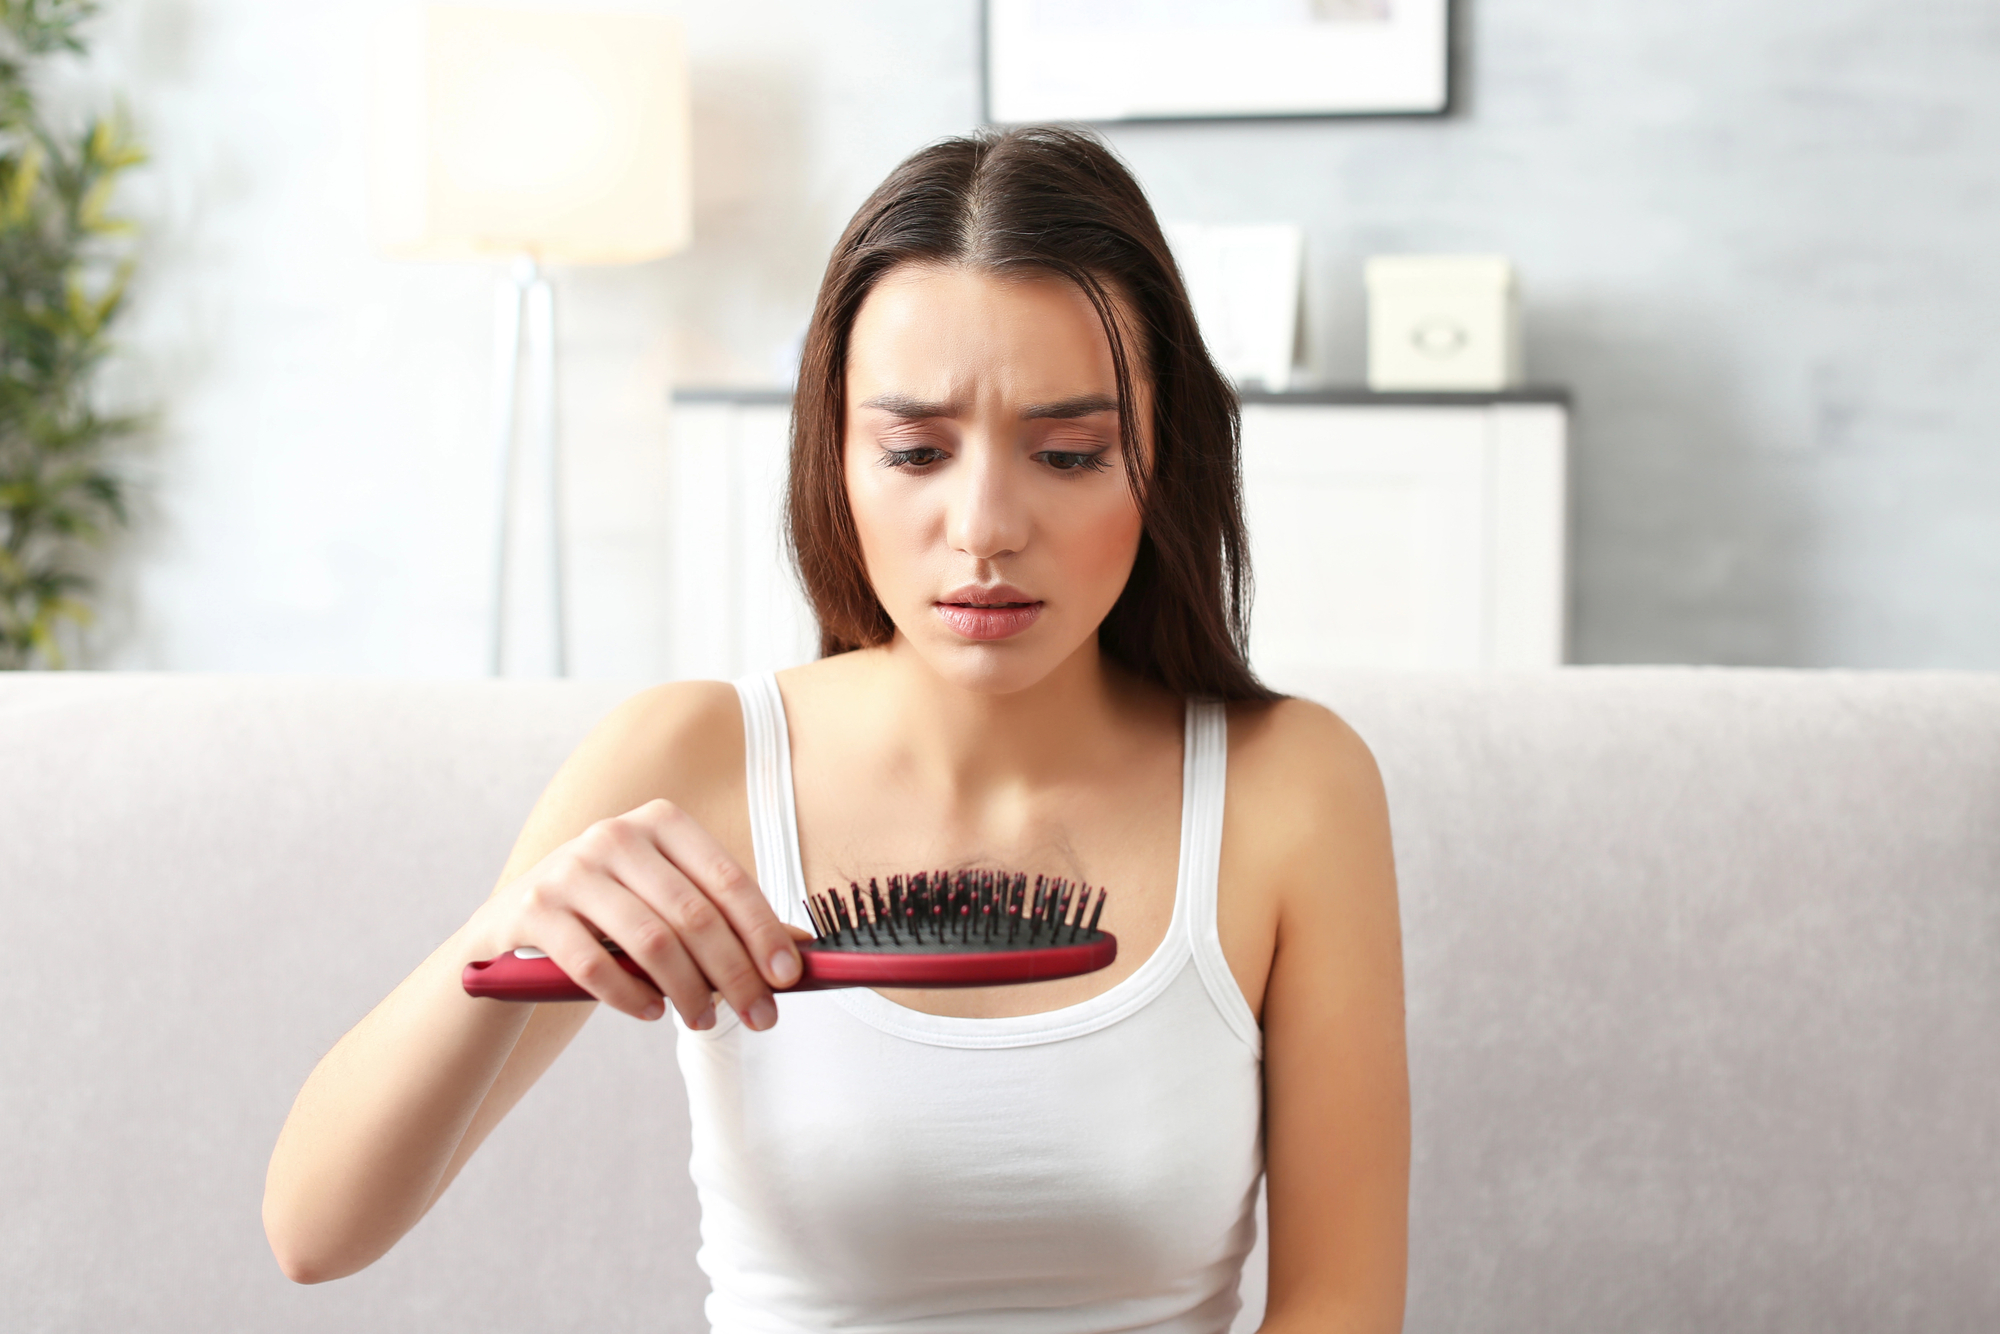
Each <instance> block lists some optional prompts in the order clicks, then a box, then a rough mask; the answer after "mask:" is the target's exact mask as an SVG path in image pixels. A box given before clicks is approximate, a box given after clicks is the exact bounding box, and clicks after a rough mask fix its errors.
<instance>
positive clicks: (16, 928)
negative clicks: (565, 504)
mask: <svg viewBox="0 0 2000 1334" xmlns="http://www.w3.org/2000/svg"><path fill="white" fill-rule="evenodd" d="M1304 689H1305V692H1306V693H1310V694H1313V695H1314V696H1315V697H1318V698H1322V699H1325V700H1327V701H1328V702H1330V703H1333V704H1335V705H1336V706H1337V707H1339V708H1340V709H1341V710H1342V712H1343V713H1344V714H1346V716H1348V717H1349V719H1350V720H1351V721H1353V722H1354V724H1355V725H1356V727H1357V728H1359V729H1360V731H1361V732H1362V734H1363V735H1364V736H1365V737H1366V738H1368V740H1369V742H1370V743H1371V745H1372V746H1373V747H1374V748H1375V751H1376V754H1377V756H1378V757H1379V759H1380V760H1381V763H1382V767H1383V770H1384V774H1385V778H1386V780H1387V782H1388V785H1389V791H1390V800H1391V808H1392V813H1393V818H1394V820H1395V823H1396V837H1397V855H1398V863H1399V868H1400V874H1401V878H1402V889H1403V898H1404V921H1405V926H1404V935H1405V950H1406V957H1407V962H1408V983H1409V1016H1410V1033H1411V1063H1412V1080H1413V1095H1414V1109H1415V1118H1416V1135H1417V1139H1416V1146H1417V1148H1416V1164H1415V1174H1414V1181H1413V1201H1412V1203H1413V1222H1412V1228H1413V1245H1412V1272H1411V1307H1410V1320H1409V1326H1408V1327H1409V1328H1410V1329H1411V1330H1413V1331H1429V1330H1522V1331H1526V1330H1537V1331H1541V1330H1578V1331H1582V1330H1604V1329H1639V1328H1643V1329H1647V1330H1712V1329H1757V1330H1800V1331H1804V1330H1814V1331H1822V1330H1843V1329H1845V1330H1856V1331H1860V1330H1876V1329H1882V1328H1892V1327H1905V1328H1918V1327H1921V1328H1925V1329H1959V1328H1964V1329H1973V1328H1982V1329H1984V1328H1992V1327H1996V1325H2000V1278H1996V1277H1995V1274H1996V1272H1997V1271H1996V1267H1995V1266H1993V1265H1992V1263H1991V1257H1992V1256H1993V1255H1994V1254H1996V1253H2000V1208H1996V1204H2000V1200H1996V1193H1997V1192H2000V1187H1996V1185H1995V1181H1996V1179H2000V1178H1996V1175H1995V1172H1996V1168H1995V1163H1994V1156H1995V1151H1996V1147H1997V1146H2000V1041H1997V1040H1996V1038H2000V967H1997V966H1996V965H2000V678H1996V677H1988V676H1949V675H1937V676H1916V675H1835V674H1801V673H1764V672H1735V671H1728V672H1725V671H1629V670H1618V671H1602V670H1592V671H1565V672H1560V673H1548V674H1523V675H1495V676H1483V677H1444V676H1427V677H1407V676H1406V677H1362V676H1338V677H1329V678H1326V679H1324V680H1319V681H1313V682H1308V683H1304ZM622 693H623V691H622V690H620V689H618V688H616V687H605V686H594V685H581V684H565V685H488V684H467V683H453V684H445V683H436V684H394V683H369V682H354V681H312V680H299V679H226V678H201V677H183V678H168V677H115V676H114V677H101V676H100V677H25V678H19V677H17V678H0V761H4V762H0V939H4V940H5V941H6V942H7V943H8V947H9V951H10V958H9V961H8V964H7V966H6V967H4V968H0V1005H3V1006H4V1013H5V1014H6V1015H7V1016H8V1022H7V1023H6V1024H4V1025H0V1071H4V1072H5V1077H4V1078H0V1134H4V1136H5V1142H6V1144H7V1145H8V1148H7V1150H6V1151H5V1152H4V1153H0V1326H4V1327H6V1328H9V1329H13V1328H24V1329H34V1328H45V1327H46V1328H58V1329H67V1328H77V1329H82V1328H143V1329H188V1330H196V1329H199V1330H204V1331H206V1330H214V1329H285V1330H299V1331H307V1330H319V1329H326V1330H334V1329H340V1330H343V1331H346V1330H353V1329H357V1328H363V1329H369V1330H382V1331H400V1330H405V1329H408V1330H417V1329H429V1328H436V1327H439V1326H441V1325H444V1324H446V1323H449V1324H451V1325H453V1326H462V1327H484V1328H490V1329H506V1330H513V1329H519V1330H530V1329H545V1328H573V1327H581V1326H585V1325H590V1326H598V1325H602V1326H605V1327H617V1328H622V1327H627V1326H630V1325H632V1324H633V1323H634V1322H635V1321H638V1320H643V1321H644V1322H645V1323H646V1324H647V1325H648V1327H650V1328H653V1329H658V1330H662V1331H679V1330H688V1331H693V1330H699V1329H702V1328H704V1325H703V1322H702V1320H701V1316H700V1302H701V1297H702V1295H703V1288H702V1283H701V1280H700V1276H699V1274H698V1272H697V1271H696V1270H695V1268H694V1266H693V1263H692V1252H693V1249H694V1245H695V1232H694V1228H695V1219H694V1216H693V1212H692V1208H691V1201H690V1191H689V1187H688V1185H687V1180H686V1159H687V1129H686V1117H685V1113H684V1110H683V1108H682V1106H681V1091H680V1084H679V1078H678V1075H677V1073H676V1071H675V1069H674V1064H673V1053H672V1050H671V1042H672V1038H671V1032H670V1030H668V1029H663V1028H652V1027H641V1026H639V1025H635V1024H629V1023H619V1022H613V1021H611V1020H610V1019H609V1017H606V1018H604V1019H600V1020H599V1021H597V1022H595V1023H593V1024H591V1025H590V1027H589V1028H588V1029H586V1031H585V1034H584V1036H583V1038H581V1039H579V1041H578V1043H577V1045H576V1046H575V1047H574V1048H573V1049H572V1051H571V1052H570V1053H569V1054H568V1055H566V1056H565V1057H564V1058H563V1061H562V1062H561V1063H560V1064H559V1065H558V1066H557V1068H556V1070H555V1071H554V1072H553V1073H552V1075H551V1076H550V1077H549V1078H548V1079H546V1080H545V1081H544V1082H543V1084H542V1085H541V1086H540V1087H538V1088H537V1090H536V1091H535V1092H534V1093H533V1094H532V1095H531V1096H530V1097H529V1098H528V1099H527V1100H526V1101H525V1102H524V1103H523V1105H522V1106H521V1107H520V1109H519V1110H518V1111H517V1112H516V1113H515V1115H514V1116H513V1117H512V1118H510V1120H509V1122H508V1123H507V1124H506V1125H505V1126H503V1127H502V1128H501V1130H500V1132H499V1133H497V1134H496V1135H495V1137H494V1139H493V1140H492V1141H491V1143H490V1144H489V1145H488V1146H487V1147H486V1148H485V1149H484V1150H482V1152H481V1154H480V1156H479V1158H478V1159H477V1160H475V1162H474V1164H473V1165H472V1167H471V1168H470V1169H469V1170H468V1171H467V1173H466V1174H465V1176H464V1177H463V1178H462V1179H461V1181H460V1182H459V1183H458V1184H457V1185H456V1186H455V1187H454V1188H453V1190H452V1192H451V1193H450V1194H449V1195H448V1196H447V1197H446V1199H445V1200H444V1201H443V1202H442V1203H441V1204H440V1206H439V1208H438V1209H437V1210H436V1211H435V1213H434V1214H433V1215H432V1217H430V1218H429V1219H427V1220H425V1222H424V1223H423V1224H422V1225H421V1226H420V1227H419V1228H418V1229H417V1230H416V1231H415V1232H414V1233H413V1234H412V1235H411V1236H410V1237H409V1238H408V1239H407V1240H406V1241H405V1242H404V1244H403V1245H402V1246H400V1247H399V1248H398V1249H397V1251H396V1252H394V1253H393V1254H391V1255H390V1256H389V1257H387V1258H386V1259H385V1260H383V1261H382V1262H380V1263H379V1264H377V1265H376V1266H374V1267H373V1268H371V1269H370V1270H368V1271H366V1272H364V1273H363V1274H360V1275H358V1276H356V1277H354V1278H351V1279H346V1280H342V1281H341V1282H339V1283H335V1284H330V1285H326V1286H323V1287H319V1288H312V1289H299V1288H294V1287H293V1286H292V1285H290V1284H288V1283H286V1282H285V1281H284V1280H283V1279H282V1278H281V1277H280V1276H279V1275H278V1272H277V1269H276V1266H275V1265H274V1264H273V1263H272V1261H271V1259H270V1257H269V1254H268V1252H267V1251H266V1250H265V1247H264V1243H263V1237H262V1232H261V1228H260V1226H259V1223H258V1217H257V1206H258V1198H259V1195H260V1193H261V1188H262V1173H263V1166H264V1162H265V1158H266V1156H267V1155H268V1153H269V1149H270V1144H271V1140H272V1138H273V1136H274V1135H275V1133H276V1130H277V1127H278V1124H279V1123H280V1121H281V1120H282V1119H283V1116H284V1113H285V1109H286V1107H287V1105H288V1104H289V1101H290V1098H291V1097H292V1095H293V1093H294V1092H295V1091H296V1090H297V1088H298V1085H299V1083H300V1081H301V1080H302V1079H303V1078H304V1075H305V1073H306V1071H307V1070H308V1069H309V1068H310V1067H311V1065H312V1063H313V1062H314V1061H315V1060H316V1059H317V1058H318V1056H319V1055H320V1053H321V1052H322V1051H324V1050H325V1048H326V1047H327V1046H328V1045H329V1044H331V1042H332V1041H333V1040H334V1039H335V1038H336V1037H337V1036H338V1035H339V1034H340V1033H341V1032H342V1031H343V1030H344V1029H345V1028H346V1027H347V1026H348V1025H349V1024H351V1023H352V1022H353V1021H354V1020H355V1019H356V1018H357V1017H358V1016H359V1015H360V1014H361V1013H362V1012H363V1011H364V1010H365V1009H366V1008H367V1007H368V1006H369V1005H370V1004H372V1003H373V1001H374V1000H375V999H377V998H379V997H380V996H381V995H382V994H383V993H384V992H386V991H387V990H388V989H389V987H391V986H392V985H394V983H395V981H396V980H397V979H398V978H399V977H400V976H401V975H402V974H403V973H404V972H405V971H407V970H408V969H409V968H410V967H411V966H413V965H414V963H415V962H416V961H417V960H418V959H420V958H421V957H422V956H423V955H424V953H425V952H427V951H428V950H429V949H430V948H431V947H432V946H433V945H434V944H435V943H436V941H437V940H439V939H440V938H442V937H443V936H444V935H445V934H446V933H448V932H449V931H450V930H451V929H452V928H453V927H454V926H455V925H456V924H457V923H458V922H460V921H461V920H463V918H464V916H465V915H466V914H467V913H468V912H469V911H470V910H471V908H472V907H473V906H474V905H475V904H476V903H477V902H478V900H479V899H480V898H481V897H482V896H483V895H484V894H485V893H486V891H487V889H488V888H489V887H490V882H491V879H492V877H493V875H494V874H495V872H496V871H497V870H498V868H499V865H500V863H501V860H502V859H503V858H504V856H505V854H506V850H507V848H508V846H509V844H510V842H511V840H512V837H513V834H514V830H515V828H516V827H517V826H518V824H519V822H520V819H521V817H522V816H523V814H524V813H525V811H526V809H527V807H528V805H529V803H530V802H531V801H532V800H533V798H534V795H535V793H536V791H537V790H538V789H539V787H540V785H541V784H542V783H543V782H544V781H545V780H546V777H547V775H548V774H549V773H550V772H551V771H552V770H553V769H554V767H555V765H556V764H557V763H558V762H559V761H560V759H561V757H562V756H563V755H564V754H565V753H566V752H567V750H568V749H569V747H570V746H571V745H573V744H574V742H575V741H576V740H577V739H578V738H579V737H580V736H581V735H582V733H583V731H584V730H585V729H586V728H587V727H588V726H589V724H590V723H591V722H592V721H593V720H594V719H595V718H596V717H597V716H599V715H600V714H601V713H602V712H603V711H604V710H605V709H607V708H608V707H609V706H610V705H611V704H612V703H613V702H614V701H615V700H616V699H617V698H618V697H619V696H620V695H621V694H622Z"/></svg>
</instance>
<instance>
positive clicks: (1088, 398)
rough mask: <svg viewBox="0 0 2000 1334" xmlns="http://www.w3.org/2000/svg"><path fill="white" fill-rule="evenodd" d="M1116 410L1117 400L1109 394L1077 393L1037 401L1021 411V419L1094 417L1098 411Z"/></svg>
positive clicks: (1042, 419)
mask: <svg viewBox="0 0 2000 1334" xmlns="http://www.w3.org/2000/svg"><path fill="white" fill-rule="evenodd" d="M1116 411H1118V400H1117V399H1115V398H1113V397H1112V396H1111V395H1109V394H1078V395H1077V396H1076V397H1075V398H1061V399H1057V400H1056V401H1055V402H1053V403H1037V404H1036V405H1035V406H1034V407H1031V408H1028V409H1025V410H1024V411H1023V412H1022V413H1021V420H1022V421H1044V420H1047V419H1049V418H1056V419H1063V418H1068V417H1094V416H1096V415H1097V414H1098V413H1100V412H1116Z"/></svg>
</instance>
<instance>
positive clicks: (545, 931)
mask: <svg viewBox="0 0 2000 1334" xmlns="http://www.w3.org/2000/svg"><path fill="white" fill-rule="evenodd" d="M535 935H536V936H537V938H538V939H539V940H540V942H541V943H540V944H539V946H538V948H539V949H540V950H541V951H542V953H544V954H546V955H548V956H549V958H551V959H553V960H554V961H555V964H556V967H558V968H560V969H562V970H563V972H565V973H567V974H569V978H570V980H571V981H572V982H574V983H576V984H577V985H578V986H580V987H582V988H583V989H584V990H585V991H588V992H589V993H590V994H591V995H593V996H595V997H596V998H597V999H598V1000H601V1001H603V1002H604V1003H605V1004H606V1005H609V1006H610V1007H611V1008H612V1009H614V1010H622V1011H623V1012H624V1013H626V1014H629V1015H632V1016H634V1017H635V1018H640V1019H657V1018H659V1017H660V1015H662V1014H664V1013H666V1008H665V1006H664V1005H663V1004H662V1002H661V1000H660V993H659V992H657V991H655V990H653V988H652V987H650V986H648V985H646V983H645V982H643V981H641V980H640V979H639V978H636V977H634V976H632V975H631V974H630V973H628V972H626V971H625V970H624V968H623V967H621V966H620V965H619V963H618V961H617V960H616V959H614V958H612V957H611V955H610V953H609V952H608V951H607V950H606V949H605V948H604V946H603V945H602V944H600V943H599V942H598V939H597V936H596V934H595V933H594V932H592V931H591V930H590V928H589V927H587V926H585V925H584V924H583V923H582V922H581V921H579V920H578V919H577V918H576V917H575V915H573V914H571V913H566V912H554V913H549V914H547V916H546V919H545V920H544V921H542V922H540V923H537V929H536V931H535Z"/></svg>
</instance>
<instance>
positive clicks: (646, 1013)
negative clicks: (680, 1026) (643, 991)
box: [639, 1001, 667, 1019]
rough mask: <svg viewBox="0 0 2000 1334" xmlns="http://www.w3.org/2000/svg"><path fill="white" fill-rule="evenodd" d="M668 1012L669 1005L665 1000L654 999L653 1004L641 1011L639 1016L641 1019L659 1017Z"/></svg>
mask: <svg viewBox="0 0 2000 1334" xmlns="http://www.w3.org/2000/svg"><path fill="white" fill-rule="evenodd" d="M666 1012H667V1005H666V1002H665V1001H654V1002H653V1003H652V1004H651V1005H648V1006H647V1007H646V1008H645V1009H643V1010H641V1011H639V1017H640V1018H641V1019H658V1018H659V1017H660V1016H661V1015H663V1014H665V1013H666Z"/></svg>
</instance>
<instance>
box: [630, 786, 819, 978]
mask: <svg viewBox="0 0 2000 1334" xmlns="http://www.w3.org/2000/svg"><path fill="white" fill-rule="evenodd" d="M633 815H634V816H635V817H637V818H638V819H639V820H640V821H641V822H642V823H643V825H644V827H645V828H646V829H647V830H648V831H649V832H650V833H651V835H652V838H653V842H654V844H655V845H656V846H657V847H658V848H659V850H660V852H661V853H662V855H664V856H665V857H666V858H667V860H668V861H670V862H672V863H673V865H674V867H675V868H676V869H677V870H679V871H680V872H681V873H682V874H683V875H684V876H686V877H687V879H688V880H689V881H690V882H692V883H693V884H694V886H695V887H696V888H698V889H699V890H700V891H701V892H702V894H703V896H704V897H706V898H707V899H708V901H709V902H710V903H712V904H713V905H714V906H715V907H717V908H719V909H721V911H722V915H723V917H724V918H725V919H726V920H727V921H728V924H729V926H730V927H731V928H732V930H733V932H734V934H735V936H736V938H737V939H738V940H740V941H741V942H742V944H743V947H744V948H745V949H746V950H747V951H748V952H749V955H750V957H751V958H752V959H753V960H754V961H755V966H756V968H757V972H758V975H759V977H761V978H762V979H763V981H765V982H767V983H768V984H770V985H771V986H774V987H788V986H790V985H791V984H792V983H794V982H796V981H798V980H799V973H800V971H801V969H800V964H799V951H798V946H797V944H796V943H795V942H794V941H793V939H792V934H791V932H790V931H788V930H787V929H786V928H785V924H784V923H783V922H781V921H779V920H778V915H777V914H776V913H775V912H773V911H771V905H770V903H769V902H768V901H767V900H766V899H765V898H764V894H763V891H762V890H760V889H758V888H757V882H756V881H755V880H752V879H751V878H750V875H749V873H748V872H746V871H745V870H744V869H743V868H742V867H741V866H738V865H737V864H736V859H735V858H733V857H731V856H730V855H729V852H728V850H727V849H725V848H724V847H723V846H722V844H721V843H719V842H718V841H717V840H716V838H715V835H713V834H711V833H709V832H708V831H707V830H706V829H704V828H702V827H701V825H700V824H698V823H697V822H696V821H695V820H693V819H692V818H691V817H689V816H688V814H687V813H686V812H684V811H682V810H681V809H680V808H679V807H677V806H675V805H673V804H672V803H671V802H666V801H652V802H648V803H647V804H646V805H644V806H641V807H640V808H639V809H638V810H636V811H634V812H633Z"/></svg>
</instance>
